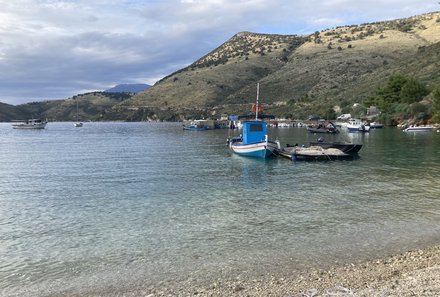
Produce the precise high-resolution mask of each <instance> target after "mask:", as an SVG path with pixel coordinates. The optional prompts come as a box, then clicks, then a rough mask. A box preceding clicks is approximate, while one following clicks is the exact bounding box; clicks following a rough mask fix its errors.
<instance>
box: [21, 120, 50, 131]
mask: <svg viewBox="0 0 440 297" xmlns="http://www.w3.org/2000/svg"><path fill="white" fill-rule="evenodd" d="M46 124H47V122H46V121H42V120H40V119H29V120H26V121H15V122H14V123H13V124H12V128H13V129H44V128H45V127H46Z"/></svg>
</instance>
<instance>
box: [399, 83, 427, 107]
mask: <svg viewBox="0 0 440 297" xmlns="http://www.w3.org/2000/svg"><path fill="white" fill-rule="evenodd" d="M428 93H429V92H428V90H427V88H426V87H425V85H424V84H422V83H421V82H419V81H417V80H415V79H414V78H408V79H407V81H406V82H405V84H404V85H403V86H402V88H401V90H400V100H401V102H404V103H408V104H411V103H414V102H418V101H420V100H422V99H423V97H425V96H426V95H428Z"/></svg>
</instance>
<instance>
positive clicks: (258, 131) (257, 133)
mask: <svg viewBox="0 0 440 297" xmlns="http://www.w3.org/2000/svg"><path fill="white" fill-rule="evenodd" d="M266 134H267V133H266V122H263V121H247V122H244V123H243V144H251V143H258V142H262V141H265V138H266Z"/></svg>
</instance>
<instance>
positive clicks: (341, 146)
mask: <svg viewBox="0 0 440 297" xmlns="http://www.w3.org/2000/svg"><path fill="white" fill-rule="evenodd" d="M310 146H319V147H322V148H324V149H328V148H335V149H338V150H341V151H342V152H344V153H347V154H351V155H355V154H357V153H358V152H359V151H360V149H361V148H362V144H359V143H351V142H346V141H334V142H325V141H323V140H320V139H318V140H317V141H311V142H310Z"/></svg>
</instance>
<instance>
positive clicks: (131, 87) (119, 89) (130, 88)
mask: <svg viewBox="0 0 440 297" xmlns="http://www.w3.org/2000/svg"><path fill="white" fill-rule="evenodd" d="M149 87H151V86H150V85H147V84H120V85H117V86H114V87H113V88H110V89H108V90H105V91H104V92H105V93H139V92H142V91H145V90H146V89H148V88H149Z"/></svg>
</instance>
